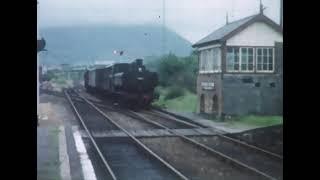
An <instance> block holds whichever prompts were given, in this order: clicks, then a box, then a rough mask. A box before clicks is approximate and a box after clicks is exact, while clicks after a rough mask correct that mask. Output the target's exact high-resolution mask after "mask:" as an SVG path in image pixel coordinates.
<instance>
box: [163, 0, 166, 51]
mask: <svg viewBox="0 0 320 180" xmlns="http://www.w3.org/2000/svg"><path fill="white" fill-rule="evenodd" d="M165 9H166V4H165V0H162V54H163V55H165V52H166V18H165V14H166V12H165Z"/></svg>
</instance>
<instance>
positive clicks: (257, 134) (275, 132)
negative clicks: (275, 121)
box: [229, 125, 283, 155]
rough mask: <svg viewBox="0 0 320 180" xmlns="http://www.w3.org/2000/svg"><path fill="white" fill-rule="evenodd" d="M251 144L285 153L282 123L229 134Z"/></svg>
mask: <svg viewBox="0 0 320 180" xmlns="http://www.w3.org/2000/svg"><path fill="white" fill-rule="evenodd" d="M229 136H230V137H234V138H237V139H240V140H243V141H245V142H247V143H249V144H253V145H255V146H258V147H261V148H263V149H267V150H269V151H271V152H274V153H277V154H281V155H282V154H283V129H282V125H276V126H270V127H265V128H258V129H254V130H249V131H245V132H242V133H236V134H231V135H229Z"/></svg>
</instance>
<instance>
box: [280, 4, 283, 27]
mask: <svg viewBox="0 0 320 180" xmlns="http://www.w3.org/2000/svg"><path fill="white" fill-rule="evenodd" d="M280 26H281V28H283V0H281V1H280Z"/></svg>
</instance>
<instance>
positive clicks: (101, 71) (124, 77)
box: [84, 59, 158, 108]
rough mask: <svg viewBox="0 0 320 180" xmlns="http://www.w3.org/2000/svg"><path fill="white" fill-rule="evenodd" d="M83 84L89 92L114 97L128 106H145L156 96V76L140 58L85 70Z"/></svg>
mask: <svg viewBox="0 0 320 180" xmlns="http://www.w3.org/2000/svg"><path fill="white" fill-rule="evenodd" d="M84 85H85V88H86V90H87V91H88V92H89V93H98V94H103V95H107V96H109V97H113V99H114V98H116V99H117V100H119V102H122V103H124V104H126V105H129V106H130V107H139V108H145V107H148V106H149V105H150V104H151V102H152V101H153V100H154V99H155V98H158V97H157V95H156V94H155V93H154V92H155V91H154V89H155V87H156V86H157V85H158V76H157V74H156V73H155V72H150V71H148V70H147V69H146V67H145V66H144V65H143V60H142V59H136V60H134V61H133V62H132V63H115V64H111V65H107V66H104V67H96V68H94V69H91V70H87V71H86V72H85V74H84Z"/></svg>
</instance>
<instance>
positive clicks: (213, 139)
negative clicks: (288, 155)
mask: <svg viewBox="0 0 320 180" xmlns="http://www.w3.org/2000/svg"><path fill="white" fill-rule="evenodd" d="M192 139H194V140H196V141H197V142H200V143H202V144H205V145H207V146H209V147H211V148H212V149H214V150H217V151H219V152H222V153H224V154H226V155H228V156H230V157H232V158H234V159H237V160H239V161H240V162H243V163H244V164H247V165H249V166H251V167H254V168H256V169H258V170H260V171H262V172H265V173H266V174H268V175H271V176H272V177H275V178H277V179H282V178H283V173H282V170H283V167H282V161H280V160H275V159H274V158H270V157H268V156H266V155H265V154H262V153H259V152H256V151H253V150H248V148H245V147H243V146H239V145H234V143H232V142H230V141H228V140H224V139H222V138H221V137H218V136H208V137H192Z"/></svg>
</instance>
